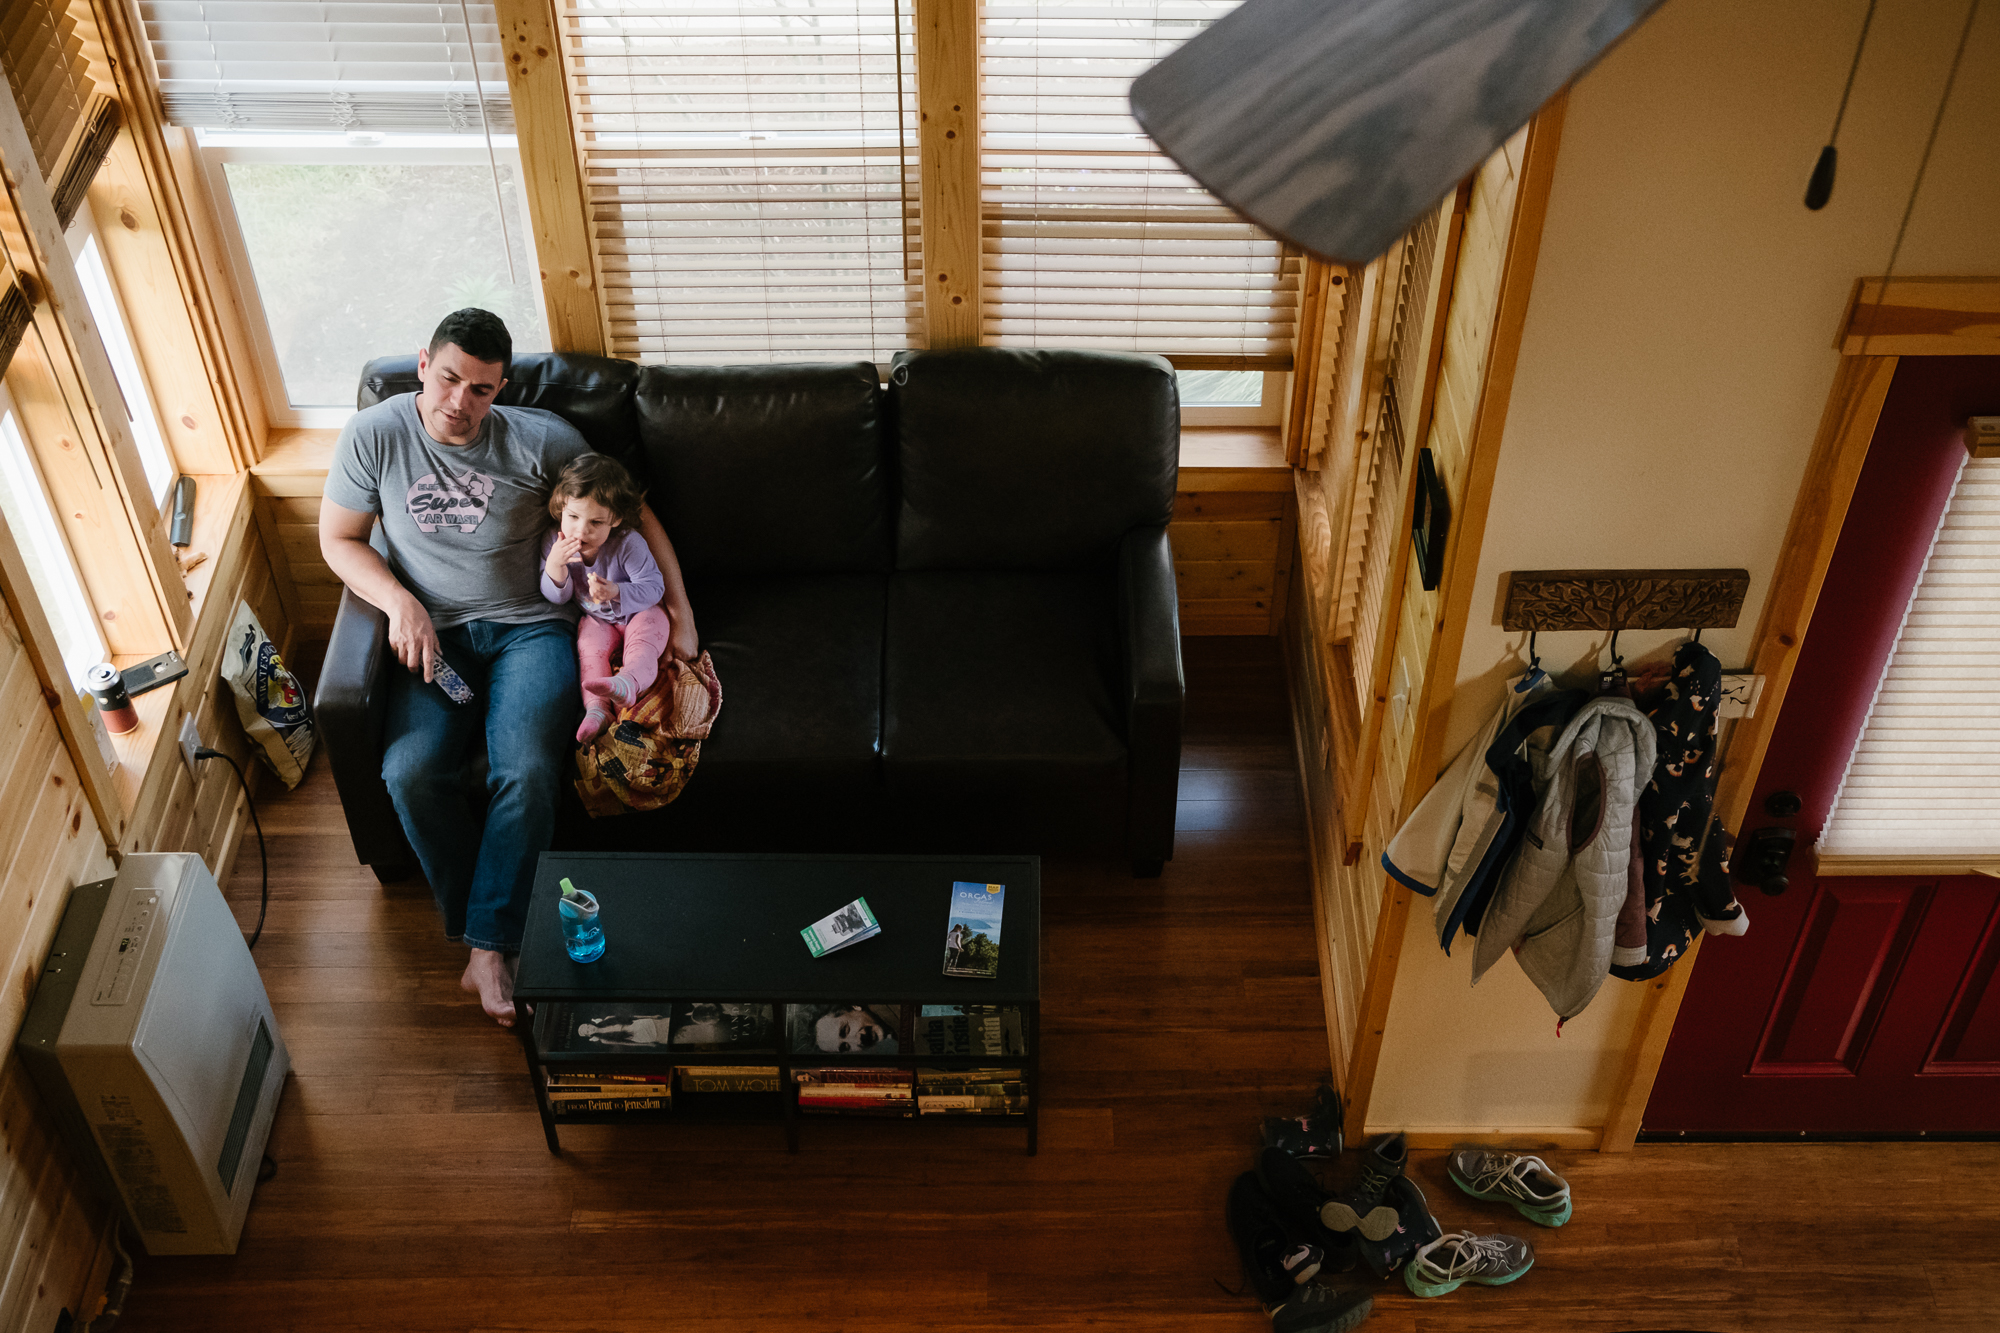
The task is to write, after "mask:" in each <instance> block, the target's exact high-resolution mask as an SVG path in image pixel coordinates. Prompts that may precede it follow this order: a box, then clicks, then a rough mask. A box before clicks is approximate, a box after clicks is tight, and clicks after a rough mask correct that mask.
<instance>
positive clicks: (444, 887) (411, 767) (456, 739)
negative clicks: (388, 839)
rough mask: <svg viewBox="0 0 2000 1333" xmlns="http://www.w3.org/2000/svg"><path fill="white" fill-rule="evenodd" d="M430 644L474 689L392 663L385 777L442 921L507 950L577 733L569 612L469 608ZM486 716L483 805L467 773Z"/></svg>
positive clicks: (551, 824)
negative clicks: (511, 620)
mask: <svg viewBox="0 0 2000 1333" xmlns="http://www.w3.org/2000/svg"><path fill="white" fill-rule="evenodd" d="M438 644H439V646H440V648H441V649H442V651H443V655H444V660H445V661H446V662H449V663H450V664H451V667H452V669H453V670H454V671H456V672H458V674H459V675H460V676H462V677H464V679H465V683H466V684H467V685H469V686H471V687H472V692H473V696H474V697H473V699H472V701H471V702H470V703H467V704H455V703H453V702H452V701H451V700H450V699H449V698H447V697H446V696H445V692H444V691H443V690H442V689H440V688H439V687H438V686H437V685H435V684H430V685H426V684H425V683H424V678H423V677H422V676H421V675H415V674H412V673H411V672H408V671H405V670H403V669H402V667H401V666H400V664H395V665H392V666H391V668H390V671H389V680H390V684H389V706H388V718H387V724H386V728H385V734H384V743H383V747H382V779H383V781H385V782H386V783H388V784H389V796H390V799H391V800H393V801H394V802H395V803H396V813H397V814H398V815H399V816H401V817H402V821H403V832H404V833H405V834H407V835H408V836H409V839H410V846H411V847H413V848H414V849H415V850H416V853H417V860H418V862H420V863H421V864H422V865H423V868H424V875H425V877H426V878H428V879H429V880H430V882H431V892H432V894H434V895H435V896H436V898H437V904H438V910H439V911H440V912H442V913H444V933H445V934H446V935H448V936H450V937H451V938H452V939H454V940H456V939H459V938H461V937H463V939H464V940H465V942H466V943H467V944H469V945H471V946H472V947H473V948H475V949H492V950H495V951H496V952H500V953H514V952H516V951H518V950H519V949H520V947H521V930H522V926H523V925H524V923H525V917H526V915H527V907H528V890H529V887H530V886H531V885H532V883H533V881H534V877H535V860H536V857H537V856H538V855H539V854H540V853H542V852H545V851H547V850H548V848H549V842H550V840H551V838H553V836H554V834H555V822H556V795H557V792H558V791H559V790H560V783H561V782H562V777H563V772H564V769H565V768H566V767H567V765H568V763H569V757H570V750H571V748H572V742H573V740H574V739H575V738H574V735H573V733H574V731H575V729H576V718H577V713H578V711H579V706H578V704H577V689H578V685H577V675H576V631H575V630H574V629H572V628H571V627H570V624H569V622H568V621H566V620H538V621H535V622H534V623H532V624H527V625H503V624H500V623H498V622H496V621H491V620H475V621H472V622H470V623H469V624H464V625H457V626H454V627H453V628H451V629H447V630H440V631H439V632H438ZM482 728H483V729H484V731H485V736H486V791H487V797H488V799H487V804H486V811H485V813H484V815H483V816H482V815H481V813H480V811H479V810H478V808H477V807H476V806H475V805H474V804H473V802H472V801H471V800H470V799H469V797H468V793H467V792H466V790H465V783H464V779H463V772H464V769H465V763H466V758H467V756H468V755H469V754H470V753H471V751H472V746H473V742H474V741H475V740H476V739H477V738H478V737H479V735H480V732H481V729H482Z"/></svg>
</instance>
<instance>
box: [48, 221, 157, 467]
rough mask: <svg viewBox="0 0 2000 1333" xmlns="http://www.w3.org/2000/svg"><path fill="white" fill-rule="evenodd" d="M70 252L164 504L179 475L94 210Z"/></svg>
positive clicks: (72, 234)
mask: <svg viewBox="0 0 2000 1333" xmlns="http://www.w3.org/2000/svg"><path fill="white" fill-rule="evenodd" d="M68 239H69V252H70V255H71V257H72V258H74V259H75V260H76V276H77V278H78V280H80V281H81V282H82V283H83V298H84V300H85V301H87V302H89V304H90V313H91V316H92V318H93V319H95V320H96V322H97V328H98V332H99V334H100V335H102V337H103V339H104V351H105V354H106V355H107V356H109V357H110V359H111V372H112V374H113V375H114V376H115V377H116V378H117V380H118V389H119V392H120V393H122V394H124V395H125V416H126V419H127V420H128V421H130V422H131V423H132V435H133V438H134V439H135V440H136V441H137V442H138V445H139V458H140V459H141V461H143V462H144V463H145V465H146V482H147V484H148V485H150V486H151V487H152V488H153V502H154V503H155V504H157V503H159V502H160V501H161V500H162V499H163V498H164V497H165V496H166V493H167V488H168V487H170V486H172V485H173V484H174V477H175V475H176V470H175V467H174V460H173V456H172V455H171V454H170V453H169V452H168V451H167V442H166V440H165V439H164V438H163V437H162V436H161V434H160V418H159V414H158V413H157V412H156V411H154V408H153V397H152V395H151V394H150V393H148V392H147V390H146V376H145V372H143V371H142V370H140V368H139V358H138V356H137V355H136V354H135V353H134V352H133V350H132V337H131V334H130V332H129V329H130V325H129V323H128V322H127V320H126V318H125V309H124V307H123V306H122V305H121V304H120V303H119V300H118V294H117V292H116V291H114V290H113V288H112V286H111V275H110V274H109V273H107V272H106V271H105V268H104V256H103V255H101V254H99V253H98V249H97V237H96V235H95V234H94V231H93V227H92V223H91V220H90V210H89V209H87V208H86V209H79V210H78V211H77V218H76V221H75V222H74V223H73V224H71V226H70V229H69V237H68Z"/></svg>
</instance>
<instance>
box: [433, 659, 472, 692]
mask: <svg viewBox="0 0 2000 1333" xmlns="http://www.w3.org/2000/svg"><path fill="white" fill-rule="evenodd" d="M431 679H432V680H434V681H436V682H437V687H438V688H439V689H441V690H443V691H444V692H445V697H447V698H448V699H450V700H451V701H452V702H453V703H455V704H469V703H471V702H472V687H471V686H470V685H467V684H466V683H465V681H464V679H463V678H461V677H460V676H459V674H458V673H457V672H456V671H453V670H452V669H451V664H450V663H448V662H446V661H445V660H444V659H443V658H442V657H433V658H432V659H431Z"/></svg>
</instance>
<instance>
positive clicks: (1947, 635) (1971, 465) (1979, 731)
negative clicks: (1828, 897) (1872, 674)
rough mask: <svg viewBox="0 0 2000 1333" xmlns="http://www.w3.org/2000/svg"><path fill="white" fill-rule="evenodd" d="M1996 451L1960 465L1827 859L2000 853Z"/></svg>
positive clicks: (1865, 731)
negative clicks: (1998, 811)
mask: <svg viewBox="0 0 2000 1333" xmlns="http://www.w3.org/2000/svg"><path fill="white" fill-rule="evenodd" d="M1996 564H2000V458H1975V459H1971V460H1969V461H1967V462H1966V463H1965V464H1964V467H1963V470H1962V471H1961V472H1960V473H1959V474H1958V484H1957V486H1956V488H1955V489H1954V490H1953V491H1952V496H1951V502H1950V503H1949V504H1947V505H1946V506H1945V512H1944V518H1943V520H1942V521H1941V522H1940V523H1939V524H1938V530H1937V535H1936V537H1935V538H1934V540H1933V541H1932V544H1931V551H1930V555H1929V557H1928V558H1927V559H1926V560H1925V562H1924V571H1923V573H1922V574H1921V575H1920V576H1919V577H1918V579H1917V586H1916V589H1915V591H1914V592H1912V593H1911V595H1910V604H1909V607H1908V609H1907V610H1906V611H1905V612H1904V616H1903V627H1902V630H1901V632H1900V633H1898V635H1897V637H1896V647H1895V651H1894V652H1893V653H1891V654H1890V657H1889V665H1888V668H1887V670H1885V671H1884V672H1883V673H1882V682H1881V684H1880V685H1879V686H1878V687H1877V688H1876V693H1875V701H1874V703H1873V704H1872V705H1871V706H1870V708H1869V710H1868V721H1867V723H1866V724H1865V725H1864V726H1863V727H1862V729H1861V739H1860V741H1859V742H1858V743H1857V744H1856V745H1855V747H1854V753H1853V755H1852V756H1851V757H1850V758H1849V759H1848V761H1847V773H1846V775H1845V776H1844V777H1843V778H1842V779H1841V784H1840V790H1839V792H1838V793H1837V794H1836V795H1835V797H1834V801H1833V809H1832V810H1831V811H1830V812H1829V813H1828V815H1827V821H1826V829H1825V831H1824V832H1823V833H1821V834H1820V842H1819V853H1820V856H1821V858H1822V863H1823V864H1824V862H1825V860H1826V859H1828V858H1831V857H1839V856H1894V855H1900V856H1919V857H1942V856H1964V857H1976V858H1981V859H1990V858H1993V857H1996V856H2000V820H1996V818H1995V815H1994V810H1995V808H1996V806H2000V765H1996V764H1995V761H1994V755H1995V754H1996V753H2000V690H1996V688H1995V687H1994V685H1993V681H1992V675H1991V664H1992V662H1993V660H1994V654H1995V652H1996V651H2000V587H1996V586H1995V584H1994V580H1993V570H1994V568H1995V567H1996Z"/></svg>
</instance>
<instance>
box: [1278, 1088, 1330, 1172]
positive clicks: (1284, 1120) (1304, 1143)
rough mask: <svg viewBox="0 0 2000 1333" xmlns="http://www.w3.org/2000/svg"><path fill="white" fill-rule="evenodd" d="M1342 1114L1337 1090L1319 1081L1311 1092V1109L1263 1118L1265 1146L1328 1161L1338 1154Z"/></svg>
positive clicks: (1298, 1155)
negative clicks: (1302, 1113) (1294, 1114)
mask: <svg viewBox="0 0 2000 1333" xmlns="http://www.w3.org/2000/svg"><path fill="white" fill-rule="evenodd" d="M1344 1118H1345V1112H1344V1111H1343V1109H1342V1107H1341V1104H1340V1094H1339V1093H1337V1092H1335V1091H1334V1090H1333V1088H1332V1087H1331V1086H1330V1085H1329V1084H1325V1083H1322V1084H1320V1085H1319V1090H1318V1091H1317V1092H1315V1093H1314V1094H1313V1104H1312V1109H1311V1110H1310V1111H1307V1112H1306V1113H1305V1114H1304V1115H1300V1116H1266V1117H1265V1118H1264V1124H1263V1131H1264V1146H1265V1147H1266V1148H1278V1149H1281V1150H1282V1151H1284V1152H1287V1153H1290V1154H1291V1155H1292V1156H1293V1157H1304V1158H1307V1159H1308V1160H1311V1159H1318V1160H1320V1161H1329V1162H1330V1161H1332V1160H1333V1159H1334V1158H1336V1157H1338V1156H1340V1149H1341V1140H1340V1122H1341V1121H1342V1120H1343V1119H1344Z"/></svg>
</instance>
